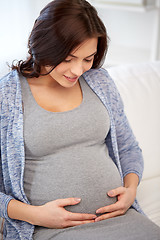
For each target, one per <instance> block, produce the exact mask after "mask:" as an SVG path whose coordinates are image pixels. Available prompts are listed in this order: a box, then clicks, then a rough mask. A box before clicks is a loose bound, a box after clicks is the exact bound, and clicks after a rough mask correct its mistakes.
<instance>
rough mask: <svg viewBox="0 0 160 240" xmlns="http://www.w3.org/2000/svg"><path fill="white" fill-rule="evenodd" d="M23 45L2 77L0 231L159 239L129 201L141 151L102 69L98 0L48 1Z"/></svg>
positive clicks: (45, 237)
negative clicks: (24, 54) (22, 55)
mask: <svg viewBox="0 0 160 240" xmlns="http://www.w3.org/2000/svg"><path fill="white" fill-rule="evenodd" d="M28 48H29V51H28V52H29V56H28V58H27V59H26V60H25V61H19V62H18V63H17V65H13V66H12V71H11V72H10V73H9V74H8V75H7V76H5V77H3V78H2V79H1V81H0V103H1V161H0V216H1V217H2V218H3V219H4V227H3V239H4V240H8V239H10V240H11V239H13V240H24V239H26V240H31V239H34V240H49V239H54V240H62V239H65V240H72V239H74V240H81V239H87V240H91V239H92V240H97V239H99V240H104V239H108V240H116V239H119V240H135V239H140V240H142V239H143V240H144V239H145V240H151V239H154V240H158V239H160V228H159V227H158V226H156V225H155V224H154V223H152V222H151V221H150V220H149V219H148V218H147V217H146V216H144V214H143V211H142V210H141V208H140V206H139V205H138V203H137V201H136V189H137V186H138V184H139V182H140V180H141V178H142V172H143V160H142V155H141V150H140V149H139V147H138V144H137V142H136V140H135V137H134V135H133V133H132V130H131V129H130V126H129V124H128V121H127V118H126V116H125V114H124V110H123V104H122V101H121V98H120V96H119V93H118V91H117V89H116V86H115V84H114V82H113V80H112V79H111V78H110V76H109V75H108V73H107V71H105V70H103V69H101V68H100V66H101V65H102V63H103V60H104V58H105V54H106V52H107V48H108V37H107V33H106V29H105V27H104V24H103V23H102V21H101V20H100V18H99V17H98V15H97V12H96V10H95V8H94V7H92V6H91V5H90V4H89V3H88V2H87V1H85V0H55V1H52V2H51V3H49V4H48V5H47V6H46V7H45V8H44V9H43V10H42V11H41V13H40V16H39V17H38V18H37V19H36V21H35V24H34V26H33V30H32V32H31V34H30V37H29V41H28Z"/></svg>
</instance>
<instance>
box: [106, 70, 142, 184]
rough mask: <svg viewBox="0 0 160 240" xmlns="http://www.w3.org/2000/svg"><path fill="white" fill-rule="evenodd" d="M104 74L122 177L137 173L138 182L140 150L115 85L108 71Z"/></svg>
mask: <svg viewBox="0 0 160 240" xmlns="http://www.w3.org/2000/svg"><path fill="white" fill-rule="evenodd" d="M105 72H106V71H105ZM105 74H107V79H108V87H109V98H110V99H109V101H110V106H111V111H112V116H113V121H114V125H115V131H116V140H117V146H118V153H119V160H120V163H121V168H122V173H123V177H125V176H126V175H127V174H129V173H135V174H137V175H138V177H139V182H140V180H141V178H142V173H143V168H144V163H143V157H142V151H141V149H140V147H139V145H138V142H137V140H136V138H135V136H134V133H133V131H132V129H131V127H130V124H129V122H128V119H127V116H126V114H125V111H124V105H123V102H122V99H121V96H120V94H119V92H118V90H117V87H116V85H115V83H114V81H113V80H112V78H111V77H110V76H109V74H108V72H106V73H105Z"/></svg>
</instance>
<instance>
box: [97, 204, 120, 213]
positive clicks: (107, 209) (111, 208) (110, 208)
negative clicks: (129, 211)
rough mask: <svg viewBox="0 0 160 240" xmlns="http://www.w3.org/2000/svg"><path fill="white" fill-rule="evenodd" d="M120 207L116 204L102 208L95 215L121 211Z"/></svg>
mask: <svg viewBox="0 0 160 240" xmlns="http://www.w3.org/2000/svg"><path fill="white" fill-rule="evenodd" d="M121 208H122V206H121V204H120V203H119V202H116V203H114V204H111V205H108V206H105V207H102V208H99V209H97V211H96V213H98V214H99V213H109V212H114V211H118V210H119V209H121Z"/></svg>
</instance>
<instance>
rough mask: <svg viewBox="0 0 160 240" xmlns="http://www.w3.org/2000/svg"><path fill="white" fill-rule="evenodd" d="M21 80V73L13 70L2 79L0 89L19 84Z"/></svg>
mask: <svg viewBox="0 0 160 240" xmlns="http://www.w3.org/2000/svg"><path fill="white" fill-rule="evenodd" d="M18 80H19V73H18V71H17V70H12V71H10V72H9V73H8V74H6V75H5V76H3V77H2V78H1V79H0V87H1V88H3V87H5V86H8V85H12V84H15V83H17V82H18Z"/></svg>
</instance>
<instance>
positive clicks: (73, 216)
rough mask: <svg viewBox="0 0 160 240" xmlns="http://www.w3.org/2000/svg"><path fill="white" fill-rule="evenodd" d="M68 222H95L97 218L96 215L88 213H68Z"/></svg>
mask: <svg viewBox="0 0 160 240" xmlns="http://www.w3.org/2000/svg"><path fill="white" fill-rule="evenodd" d="M67 215H68V220H72V221H85V220H93V219H95V218H96V217H97V216H96V215H95V214H88V213H72V212H68V214H67Z"/></svg>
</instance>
